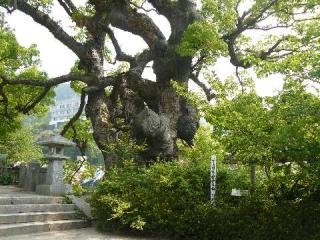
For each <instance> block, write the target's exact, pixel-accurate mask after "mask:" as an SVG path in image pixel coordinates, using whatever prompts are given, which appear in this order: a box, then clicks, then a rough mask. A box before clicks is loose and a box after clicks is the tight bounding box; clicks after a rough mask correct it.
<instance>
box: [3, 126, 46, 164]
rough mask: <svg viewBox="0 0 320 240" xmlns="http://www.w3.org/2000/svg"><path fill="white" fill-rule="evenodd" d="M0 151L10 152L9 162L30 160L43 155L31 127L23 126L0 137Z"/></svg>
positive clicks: (37, 158)
mask: <svg viewBox="0 0 320 240" xmlns="http://www.w3.org/2000/svg"><path fill="white" fill-rule="evenodd" d="M0 153H5V154H8V157H7V161H8V163H11V164H13V163H16V162H21V163H23V162H28V161H32V160H39V159H41V158H42V157H43V155H42V150H41V148H40V147H39V146H38V145H37V144H36V143H35V138H34V136H33V134H32V132H31V130H30V129H28V128H26V127H22V128H21V129H17V130H15V131H13V132H11V133H9V134H7V135H6V137H5V138H3V137H1V138H0Z"/></svg>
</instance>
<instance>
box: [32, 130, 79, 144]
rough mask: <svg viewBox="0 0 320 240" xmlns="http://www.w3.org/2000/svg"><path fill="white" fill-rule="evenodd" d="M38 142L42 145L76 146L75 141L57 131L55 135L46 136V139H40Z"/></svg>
mask: <svg viewBox="0 0 320 240" xmlns="http://www.w3.org/2000/svg"><path fill="white" fill-rule="evenodd" d="M37 143H38V144H39V145H42V146H65V147H72V146H75V143H73V142H71V141H70V140H68V139H66V138H64V137H62V136H61V135H60V134H58V133H56V132H55V134H54V135H51V136H49V137H45V138H44V139H42V140H40V141H38V142H37Z"/></svg>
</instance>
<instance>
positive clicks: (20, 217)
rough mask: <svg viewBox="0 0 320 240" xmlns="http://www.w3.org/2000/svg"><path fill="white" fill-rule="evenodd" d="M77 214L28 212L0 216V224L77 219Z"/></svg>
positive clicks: (73, 212) (72, 212)
mask: <svg viewBox="0 0 320 240" xmlns="http://www.w3.org/2000/svg"><path fill="white" fill-rule="evenodd" d="M78 216H79V214H77V213H76V212H75V211H71V212H28V213H9V214H0V224H14V223H27V222H46V221H58V220H72V219H77V218H78Z"/></svg>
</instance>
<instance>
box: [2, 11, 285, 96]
mask: <svg viewBox="0 0 320 240" xmlns="http://www.w3.org/2000/svg"><path fill="white" fill-rule="evenodd" d="M52 14H53V15H54V18H55V20H59V21H60V22H61V23H62V24H63V26H64V28H65V30H66V31H68V32H72V28H71V25H72V24H71V22H70V20H68V17H67V15H66V14H65V13H64V10H63V9H62V8H61V7H60V6H55V7H54V8H53V10H52ZM150 14H151V15H152V18H153V19H154V20H155V22H156V23H157V24H158V26H159V27H160V29H161V30H162V32H163V33H164V34H165V36H166V37H169V35H170V25H169V23H168V21H167V20H166V19H165V18H164V17H162V16H158V15H157V14H156V13H154V12H150ZM6 20H7V22H8V23H9V25H10V27H11V28H13V29H14V30H15V34H16V36H17V39H18V41H19V43H20V44H21V45H23V46H26V47H27V46H30V45H31V44H34V43H35V44H36V45H37V47H38V49H39V51H40V59H41V67H42V69H43V70H44V71H45V72H47V73H48V75H49V77H56V76H59V75H63V74H67V73H69V71H70V68H71V66H72V65H73V64H74V62H75V60H76V56H75V55H74V54H73V53H72V52H71V51H70V50H69V49H68V48H67V47H65V46H64V45H63V44H61V43H60V42H59V41H58V40H56V39H55V38H54V37H53V35H52V34H51V33H50V32H49V31H48V30H47V29H46V28H44V27H42V26H40V25H39V24H37V23H35V22H34V21H33V20H32V19H31V18H30V17H28V16H27V15H25V14H23V13H21V12H18V11H15V12H14V13H13V14H11V15H8V16H7V17H6ZM116 37H117V39H118V41H119V43H120V45H121V47H122V48H123V50H124V51H125V52H127V53H129V54H132V55H133V54H135V53H138V52H141V51H142V50H143V49H144V48H146V47H147V45H146V44H145V43H144V41H143V40H142V39H141V38H140V37H137V36H134V35H132V34H129V33H126V32H124V31H121V30H117V31H116ZM214 69H215V70H216V72H217V74H218V76H219V77H220V78H221V79H225V78H226V77H228V76H229V75H230V74H232V73H233V72H234V70H235V68H234V67H233V66H232V65H231V64H230V62H229V60H228V59H220V60H219V61H218V63H217V64H216V65H215V66H214ZM144 77H146V78H149V79H154V76H153V72H152V69H151V68H148V69H147V70H146V72H145V74H144ZM282 84H283V81H282V79H281V76H279V75H274V76H271V77H269V78H268V79H259V80H256V87H257V92H258V94H259V95H261V96H266V95H273V94H274V93H275V92H276V91H278V90H280V89H281V88H282Z"/></svg>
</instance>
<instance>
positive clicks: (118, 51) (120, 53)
mask: <svg viewBox="0 0 320 240" xmlns="http://www.w3.org/2000/svg"><path fill="white" fill-rule="evenodd" d="M106 32H107V34H108V35H109V37H110V39H111V42H112V44H113V47H114V49H115V51H116V54H117V55H116V60H119V61H125V62H129V63H130V64H133V63H134V62H135V59H134V57H132V56H130V55H128V54H125V53H124V52H123V51H122V50H121V47H120V45H119V43H118V40H117V38H116V36H115V35H114V32H113V31H112V29H111V28H110V27H107V28H106Z"/></svg>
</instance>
